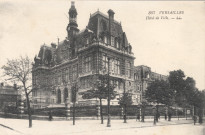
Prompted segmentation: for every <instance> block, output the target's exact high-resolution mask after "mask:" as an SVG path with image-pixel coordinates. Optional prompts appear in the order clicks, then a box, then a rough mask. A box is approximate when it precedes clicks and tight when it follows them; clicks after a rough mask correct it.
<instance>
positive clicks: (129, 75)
mask: <svg viewBox="0 0 205 135" xmlns="http://www.w3.org/2000/svg"><path fill="white" fill-rule="evenodd" d="M127 76H128V77H129V78H130V77H131V62H127Z"/></svg>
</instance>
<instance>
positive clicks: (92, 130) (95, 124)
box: [0, 118, 203, 135]
mask: <svg viewBox="0 0 205 135" xmlns="http://www.w3.org/2000/svg"><path fill="white" fill-rule="evenodd" d="M106 124H107V120H104V124H100V120H77V121H76V125H74V126H73V125H72V121H39V120H33V127H32V128H28V120H21V119H8V118H6V119H5V118H0V131H1V130H2V128H6V127H2V125H3V126H7V127H9V128H10V129H8V128H7V129H8V130H10V132H11V131H12V133H8V134H9V135H10V134H12V135H13V134H26V135H56V134H58V135H64V134H80V135H91V134H99V133H102V134H103V135H105V134H104V133H105V132H110V131H112V132H111V133H110V134H114V133H117V132H119V131H120V133H118V135H119V134H121V131H122V132H123V131H126V132H131V131H132V132H133V134H134V131H136V132H139V131H141V132H142V131H144V130H147V129H149V128H151V131H152V130H153V129H155V128H153V127H160V128H163V127H170V126H182V125H183V127H184V126H186V127H191V128H192V127H194V128H195V127H198V128H199V129H200V130H202V127H203V126H202V125H195V126H194V124H193V121H192V120H191V119H188V120H185V119H182V118H181V119H180V120H178V119H177V118H174V119H172V121H165V120H164V119H161V120H159V122H158V123H157V124H156V125H153V120H151V119H145V122H144V123H142V122H138V121H137V122H136V120H135V119H130V120H127V123H123V120H111V127H106ZM11 129H13V130H11ZM156 129H157V128H156ZM156 129H155V130H156ZM201 132H202V131H201ZM1 135H4V134H1ZM5 135H6V134H5ZM124 135H126V134H124ZM194 135H197V134H194Z"/></svg>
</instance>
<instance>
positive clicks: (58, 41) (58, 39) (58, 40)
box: [57, 37, 59, 45]
mask: <svg viewBox="0 0 205 135" xmlns="http://www.w3.org/2000/svg"><path fill="white" fill-rule="evenodd" d="M57 39H58V45H59V37H57Z"/></svg>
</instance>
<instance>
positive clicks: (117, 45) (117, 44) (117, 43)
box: [115, 39, 119, 48]
mask: <svg viewBox="0 0 205 135" xmlns="http://www.w3.org/2000/svg"><path fill="white" fill-rule="evenodd" d="M115 43H116V48H119V41H118V40H117V39H115Z"/></svg>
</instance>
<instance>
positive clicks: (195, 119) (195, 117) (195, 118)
mask: <svg viewBox="0 0 205 135" xmlns="http://www.w3.org/2000/svg"><path fill="white" fill-rule="evenodd" d="M193 117H194V125H195V124H196V121H197V116H196V115H194V116H193Z"/></svg>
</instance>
